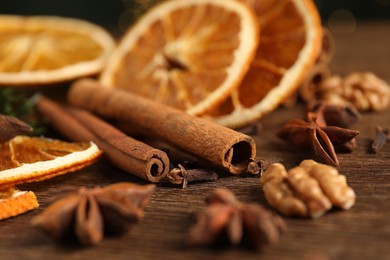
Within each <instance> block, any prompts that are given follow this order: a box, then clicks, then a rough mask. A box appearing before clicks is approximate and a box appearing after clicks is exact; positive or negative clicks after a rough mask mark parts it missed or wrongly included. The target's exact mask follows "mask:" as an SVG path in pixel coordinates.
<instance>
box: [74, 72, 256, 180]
mask: <svg viewBox="0 0 390 260" xmlns="http://www.w3.org/2000/svg"><path fill="white" fill-rule="evenodd" d="M68 102H69V103H70V104H72V105H74V106H79V107H82V108H85V109H88V110H91V111H93V112H96V113H97V114H99V115H101V116H105V117H111V118H114V119H117V120H120V121H125V122H126V123H127V124H130V125H136V126H137V128H138V129H143V131H145V132H147V133H149V134H151V135H153V136H154V137H157V138H160V139H162V140H164V141H166V142H168V143H170V144H172V145H174V146H177V147H179V148H181V149H183V150H185V151H186V152H189V153H190V154H193V155H195V156H197V157H199V158H202V159H204V160H206V161H208V162H210V163H212V164H214V165H215V166H218V167H222V168H224V169H225V170H228V171H229V172H231V173H233V174H238V173H242V172H245V171H246V169H247V166H248V164H249V162H250V161H251V160H253V159H254V158H255V156H256V147H255V142H254V140H253V139H252V138H251V137H249V136H247V135H245V134H242V133H239V132H237V131H234V130H232V129H229V128H226V127H223V126H221V125H218V124H215V123H213V122H211V121H208V120H206V119H202V118H198V117H195V116H192V115H189V114H186V113H185V112H182V111H179V110H177V109H174V108H171V107H168V106H166V105H163V104H160V103H158V102H154V101H152V100H149V99H146V98H143V97H141V96H137V95H134V94H131V93H129V92H126V91H122V90H117V89H111V88H107V87H104V86H102V85H100V84H99V83H98V82H97V81H95V80H91V79H82V80H79V81H76V82H75V83H74V84H73V85H72V86H71V88H70V90H69V92H68Z"/></svg>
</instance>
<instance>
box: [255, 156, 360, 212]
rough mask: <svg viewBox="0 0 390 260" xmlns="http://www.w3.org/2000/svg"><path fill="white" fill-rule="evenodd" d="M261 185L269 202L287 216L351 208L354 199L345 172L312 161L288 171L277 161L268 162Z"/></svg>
mask: <svg viewBox="0 0 390 260" xmlns="http://www.w3.org/2000/svg"><path fill="white" fill-rule="evenodd" d="M260 184H261V185H262V187H263V191H264V193H265V197H266V199H267V201H268V203H269V204H270V205H271V206H273V207H274V208H276V210H277V211H279V212H280V213H282V214H284V215H286V216H299V217H311V218H319V217H320V216H322V215H323V214H325V213H326V212H327V211H328V210H330V209H331V208H332V206H336V207H339V208H342V209H349V208H351V207H352V206H353V204H354V203H355V199H356V196H355V192H354V191H353V190H352V188H351V187H349V186H348V184H347V182H346V178H345V176H344V175H340V174H339V172H338V171H337V169H336V168H334V167H332V166H329V165H325V164H321V163H317V162H315V161H313V160H304V161H302V162H301V164H300V165H299V166H297V167H294V168H292V169H290V170H289V171H287V170H286V169H285V167H284V166H283V165H282V164H280V163H274V164H271V165H270V167H269V168H268V169H267V170H266V171H265V172H264V173H263V174H262V176H261V178H260Z"/></svg>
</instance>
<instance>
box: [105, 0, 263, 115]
mask: <svg viewBox="0 0 390 260" xmlns="http://www.w3.org/2000/svg"><path fill="white" fill-rule="evenodd" d="M259 35H260V34H259V27H258V22H257V20H256V17H255V13H254V12H253V10H251V9H250V8H249V7H248V6H247V5H245V4H243V3H241V2H239V1H236V0H185V1H181V0H171V1H165V2H162V3H160V4H158V5H157V6H155V7H154V8H152V9H151V10H149V12H147V13H146V14H145V15H143V16H142V17H141V18H140V19H139V21H138V22H137V23H136V24H135V25H134V26H132V27H131V28H130V29H129V30H128V31H127V32H126V33H125V35H124V36H123V38H122V40H121V42H120V43H119V45H118V47H117V48H116V49H115V50H114V52H113V54H112V55H111V56H110V58H109V60H108V62H107V66H106V67H105V69H104V70H103V72H102V75H101V77H100V82H101V83H102V85H105V86H109V87H113V88H114V87H115V88H120V89H125V90H128V91H130V92H133V93H136V94H139V95H142V96H145V97H148V98H151V99H154V100H157V101H159V102H162V103H165V104H167V105H170V106H173V107H176V108H178V109H181V110H186V111H187V112H188V113H190V114H195V115H197V114H202V113H204V112H205V111H207V110H210V109H211V108H212V107H215V106H217V105H218V104H219V103H220V102H221V101H222V100H223V99H224V98H226V97H227V96H228V95H229V94H230V93H231V92H232V90H233V89H235V88H237V87H238V85H239V84H240V82H241V80H242V78H243V77H244V75H245V73H246V72H247V70H248V69H249V65H250V61H251V60H252V59H253V57H254V55H255V51H256V47H257V44H258V40H259V39H258V37H259Z"/></svg>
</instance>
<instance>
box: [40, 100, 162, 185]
mask: <svg viewBox="0 0 390 260" xmlns="http://www.w3.org/2000/svg"><path fill="white" fill-rule="evenodd" d="M36 106H37V109H38V111H39V112H40V113H42V114H43V115H45V116H46V117H47V118H48V120H49V121H50V123H51V125H52V126H53V127H54V128H55V129H56V130H57V131H58V132H60V133H61V134H63V135H64V136H66V137H68V138H69V139H71V140H73V141H93V142H94V143H96V145H97V146H98V147H99V148H100V149H102V150H103V151H104V154H105V156H106V157H107V158H108V159H109V160H110V161H111V162H112V163H113V164H114V165H116V166H117V167H118V168H120V169H122V170H124V171H126V172H129V173H131V174H134V175H136V176H138V177H140V178H142V179H145V180H148V181H150V182H158V181H160V180H161V179H163V178H164V177H165V176H166V175H167V173H168V171H169V159H168V156H167V155H166V153H165V152H163V151H161V150H158V149H154V148H153V147H150V146H148V145H146V144H144V143H142V142H139V141H137V140H135V139H133V138H131V137H129V136H127V135H126V134H125V133H123V132H121V131H119V130H118V129H116V128H115V127H113V126H111V125H110V124H108V123H106V122H105V121H103V120H101V119H99V118H97V117H96V116H94V115H92V114H91V113H89V112H87V111H84V110H81V109H77V108H71V107H65V106H61V105H59V104H57V103H55V102H53V101H51V100H50V99H48V98H46V97H40V98H39V99H38V101H37V104H36Z"/></svg>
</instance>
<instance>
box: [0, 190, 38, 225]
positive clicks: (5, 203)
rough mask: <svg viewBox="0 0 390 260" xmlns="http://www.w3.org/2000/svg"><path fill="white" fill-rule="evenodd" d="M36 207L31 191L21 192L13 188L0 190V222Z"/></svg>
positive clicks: (36, 203) (35, 199)
mask: <svg viewBox="0 0 390 260" xmlns="http://www.w3.org/2000/svg"><path fill="white" fill-rule="evenodd" d="M38 206H39V204H38V201H37V198H36V196H35V194H34V193H33V192H32V191H21V190H18V189H16V188H15V187H10V188H7V189H4V190H0V220H2V219H6V218H10V217H14V216H17V215H20V214H22V213H25V212H27V211H29V210H32V209H35V208H37V207H38Z"/></svg>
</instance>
